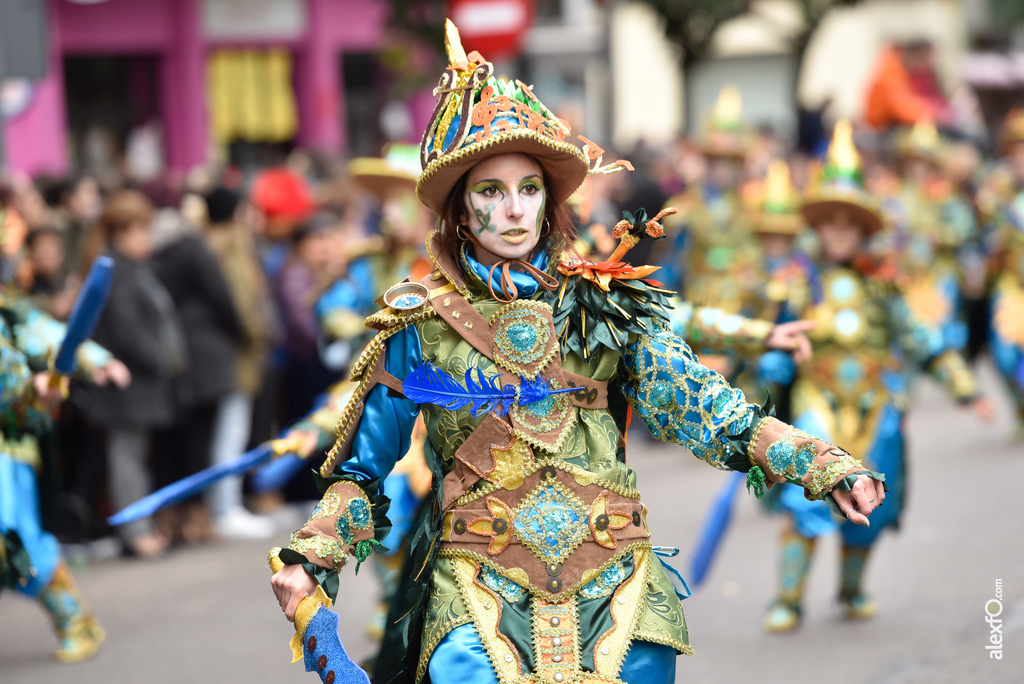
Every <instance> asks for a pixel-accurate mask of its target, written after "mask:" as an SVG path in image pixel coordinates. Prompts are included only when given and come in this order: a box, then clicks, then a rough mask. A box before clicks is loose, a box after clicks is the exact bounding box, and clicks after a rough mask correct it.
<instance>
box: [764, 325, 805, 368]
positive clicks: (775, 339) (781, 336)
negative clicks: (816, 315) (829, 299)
mask: <svg viewBox="0 0 1024 684" xmlns="http://www.w3.org/2000/svg"><path fill="white" fill-rule="evenodd" d="M814 326H815V323H814V321H792V322H790V323H779V324H778V325H776V326H775V327H774V328H772V331H771V332H770V333H768V338H767V339H766V340H765V341H764V348H765V349H767V350H769V351H772V350H775V349H778V350H780V351H784V352H789V353H790V354H792V355H793V360H794V361H796V362H797V363H803V362H804V361H806V360H807V359H809V358H811V341H810V340H809V339H807V332H808V331H809V330H814Z"/></svg>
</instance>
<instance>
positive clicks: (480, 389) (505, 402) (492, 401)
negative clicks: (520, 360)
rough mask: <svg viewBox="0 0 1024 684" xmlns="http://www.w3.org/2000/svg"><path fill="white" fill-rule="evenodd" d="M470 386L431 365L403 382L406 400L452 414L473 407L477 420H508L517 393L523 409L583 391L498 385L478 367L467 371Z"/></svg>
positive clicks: (540, 385)
mask: <svg viewBox="0 0 1024 684" xmlns="http://www.w3.org/2000/svg"><path fill="white" fill-rule="evenodd" d="M465 379H466V385H465V387H463V386H462V385H460V384H459V382H458V380H456V379H455V378H453V377H452V376H451V375H449V374H448V373H446V372H445V371H443V370H441V369H440V368H438V367H437V366H435V365H434V364H432V363H431V362H430V361H427V362H426V363H424V364H423V365H422V366H420V367H419V368H417V369H416V370H414V371H413V372H412V373H410V374H409V375H408V377H406V379H405V381H403V382H402V393H403V394H404V395H405V398H406V399H409V400H411V401H415V402H416V403H417V404H436V405H437V406H441V407H443V408H446V409H450V410H452V411H457V410H459V409H461V408H464V407H466V406H470V405H472V409H471V413H472V414H473V417H474V418H476V417H477V416H478V415H479V414H481V413H487V412H488V411H494V412H495V413H497V414H498V415H500V416H504V415H506V414H507V413H508V412H509V409H511V408H512V406H513V404H515V403H516V397H517V389H518V397H519V405H520V406H527V405H529V404H533V403H536V402H538V401H544V400H545V399H547V398H548V397H550V396H551V395H553V394H565V393H566V392H575V391H577V390H580V389H585V388H582V387H569V388H566V389H559V390H556V389H551V388H550V387H549V386H548V385H547V384H546V383H544V382H542V381H540V380H535V381H530V380H526V379H525V378H523V379H521V384H520V386H519V387H518V388H517V387H516V386H515V385H511V384H510V385H505V386H504V387H501V386H500V385H498V377H497V376H494V377H488V376H487V375H485V374H484V373H483V371H481V370H480V369H479V368H477V367H476V366H472V367H470V368H469V369H467V370H466V375H465Z"/></svg>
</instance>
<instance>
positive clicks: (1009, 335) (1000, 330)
mask: <svg viewBox="0 0 1024 684" xmlns="http://www.w3.org/2000/svg"><path fill="white" fill-rule="evenodd" d="M999 153H1000V157H1001V158H1002V163H1001V164H1000V165H999V166H997V167H996V168H995V170H993V172H992V174H991V175H990V176H989V178H987V179H986V181H985V183H984V184H983V186H982V187H981V189H980V190H979V192H978V205H979V207H980V209H981V211H982V216H983V217H984V220H985V221H986V224H987V225H986V242H987V248H988V253H989V267H990V275H989V277H990V280H991V283H992V315H991V323H990V329H989V349H990V351H991V353H992V358H993V360H994V361H995V364H996V367H997V368H998V369H999V373H1000V375H1002V377H1003V380H1004V381H1005V382H1006V386H1007V388H1008V389H1009V391H1010V394H1011V396H1012V397H1013V401H1014V404H1015V408H1016V426H1015V433H1014V439H1016V440H1017V441H1024V110H1022V109H1014V110H1012V111H1011V112H1010V114H1009V115H1008V116H1007V118H1006V122H1005V123H1004V124H1003V130H1002V132H1001V134H1000V143H999Z"/></svg>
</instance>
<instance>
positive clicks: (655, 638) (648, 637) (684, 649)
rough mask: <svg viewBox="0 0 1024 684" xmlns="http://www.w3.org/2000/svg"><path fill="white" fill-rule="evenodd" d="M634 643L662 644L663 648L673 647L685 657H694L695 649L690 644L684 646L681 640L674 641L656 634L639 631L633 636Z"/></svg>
mask: <svg viewBox="0 0 1024 684" xmlns="http://www.w3.org/2000/svg"><path fill="white" fill-rule="evenodd" d="M633 641H650V642H651V643H653V644H661V645H663V646H671V647H672V648H674V649H676V650H677V651H679V652H680V653H682V654H683V655H693V647H692V646H690V644H684V643H683V642H682V641H680V640H679V639H673V638H671V637H667V636H664V635H661V634H655V633H654V632H644V631H643V630H637V631H636V633H635V634H633Z"/></svg>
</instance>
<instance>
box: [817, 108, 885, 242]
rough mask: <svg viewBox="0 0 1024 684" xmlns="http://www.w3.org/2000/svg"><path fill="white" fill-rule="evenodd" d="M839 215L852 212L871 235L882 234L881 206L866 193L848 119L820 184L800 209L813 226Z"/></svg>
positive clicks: (832, 146) (834, 142) (835, 139)
mask: <svg viewBox="0 0 1024 684" xmlns="http://www.w3.org/2000/svg"><path fill="white" fill-rule="evenodd" d="M838 211H846V212H849V214H850V215H851V216H852V217H853V218H854V220H856V221H857V223H859V224H860V225H861V226H863V228H864V230H865V231H867V232H868V233H869V234H870V233H875V232H878V231H880V230H882V227H883V223H882V215H881V213H880V212H879V208H878V203H877V202H876V201H875V199H874V197H872V196H871V195H870V194H869V193H868V192H867V190H865V189H864V172H863V170H862V168H861V161H860V154H858V153H857V148H856V146H855V145H854V144H853V127H852V126H851V125H850V122H849V121H847V120H845V119H843V120H841V121H839V123H837V124H836V127H835V130H834V131H833V133H832V143H831V144H830V145H829V147H828V158H827V159H826V160H825V165H824V167H823V168H822V170H821V173H820V176H819V179H818V182H817V183H816V184H815V185H814V186H813V187H812V188H811V189H810V190H809V191H808V192H806V193H805V194H804V201H803V205H802V206H801V207H800V213H801V214H802V215H803V217H804V220H805V221H807V223H809V224H811V225H812V226H817V225H818V224H819V223H820V222H821V220H822V219H823V218H826V217H828V216H831V215H833V214H835V213H836V212H838Z"/></svg>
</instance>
